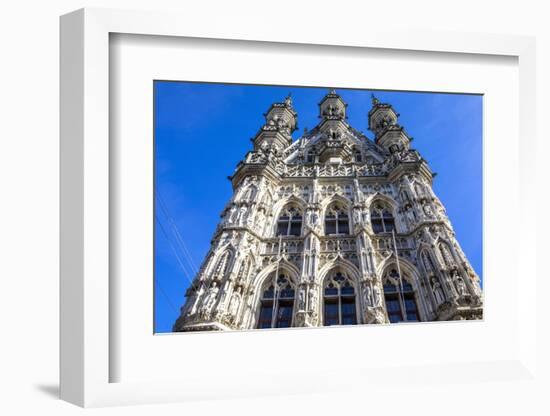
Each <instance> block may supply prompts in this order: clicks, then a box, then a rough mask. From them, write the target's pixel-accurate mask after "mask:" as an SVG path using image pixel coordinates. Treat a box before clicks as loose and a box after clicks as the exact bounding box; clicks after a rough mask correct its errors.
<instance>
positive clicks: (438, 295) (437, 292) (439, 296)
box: [432, 277, 445, 305]
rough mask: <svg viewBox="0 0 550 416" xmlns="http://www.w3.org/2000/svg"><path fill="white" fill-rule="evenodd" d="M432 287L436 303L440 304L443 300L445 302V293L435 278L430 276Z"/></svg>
mask: <svg viewBox="0 0 550 416" xmlns="http://www.w3.org/2000/svg"><path fill="white" fill-rule="evenodd" d="M432 288H433V294H434V297H435V302H436V303H437V304H438V305H441V304H442V303H443V302H445V294H444V293H443V289H442V288H441V284H440V283H439V281H438V280H436V278H435V277H434V278H432Z"/></svg>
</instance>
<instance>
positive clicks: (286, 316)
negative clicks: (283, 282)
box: [276, 301, 294, 328]
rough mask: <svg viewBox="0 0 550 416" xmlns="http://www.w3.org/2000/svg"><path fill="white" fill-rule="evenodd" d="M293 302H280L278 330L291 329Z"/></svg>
mask: <svg viewBox="0 0 550 416" xmlns="http://www.w3.org/2000/svg"><path fill="white" fill-rule="evenodd" d="M293 303H294V302H293V301H279V311H278V314H277V323H276V327H277V328H289V327H290V324H291V322H292V309H293Z"/></svg>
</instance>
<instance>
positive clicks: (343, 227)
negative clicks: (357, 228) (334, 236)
mask: <svg viewBox="0 0 550 416" xmlns="http://www.w3.org/2000/svg"><path fill="white" fill-rule="evenodd" d="M338 234H349V225H348V216H347V215H345V216H344V215H341V216H339V217H338Z"/></svg>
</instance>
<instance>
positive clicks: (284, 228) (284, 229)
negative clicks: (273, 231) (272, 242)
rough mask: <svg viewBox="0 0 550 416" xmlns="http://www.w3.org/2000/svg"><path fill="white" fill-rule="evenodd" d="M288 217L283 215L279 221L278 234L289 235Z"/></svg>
mask: <svg viewBox="0 0 550 416" xmlns="http://www.w3.org/2000/svg"><path fill="white" fill-rule="evenodd" d="M288 221H289V220H288V217H281V218H279V221H278V222H277V235H278V236H279V235H287V233H288Z"/></svg>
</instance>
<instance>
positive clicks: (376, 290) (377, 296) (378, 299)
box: [373, 284, 382, 307]
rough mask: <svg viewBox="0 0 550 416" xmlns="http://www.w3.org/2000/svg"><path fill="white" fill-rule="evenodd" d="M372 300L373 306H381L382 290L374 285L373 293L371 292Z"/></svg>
mask: <svg viewBox="0 0 550 416" xmlns="http://www.w3.org/2000/svg"><path fill="white" fill-rule="evenodd" d="M373 295H374V298H373V306H376V307H377V306H381V305H382V290H381V289H380V285H378V284H375V285H374V292H373Z"/></svg>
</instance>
